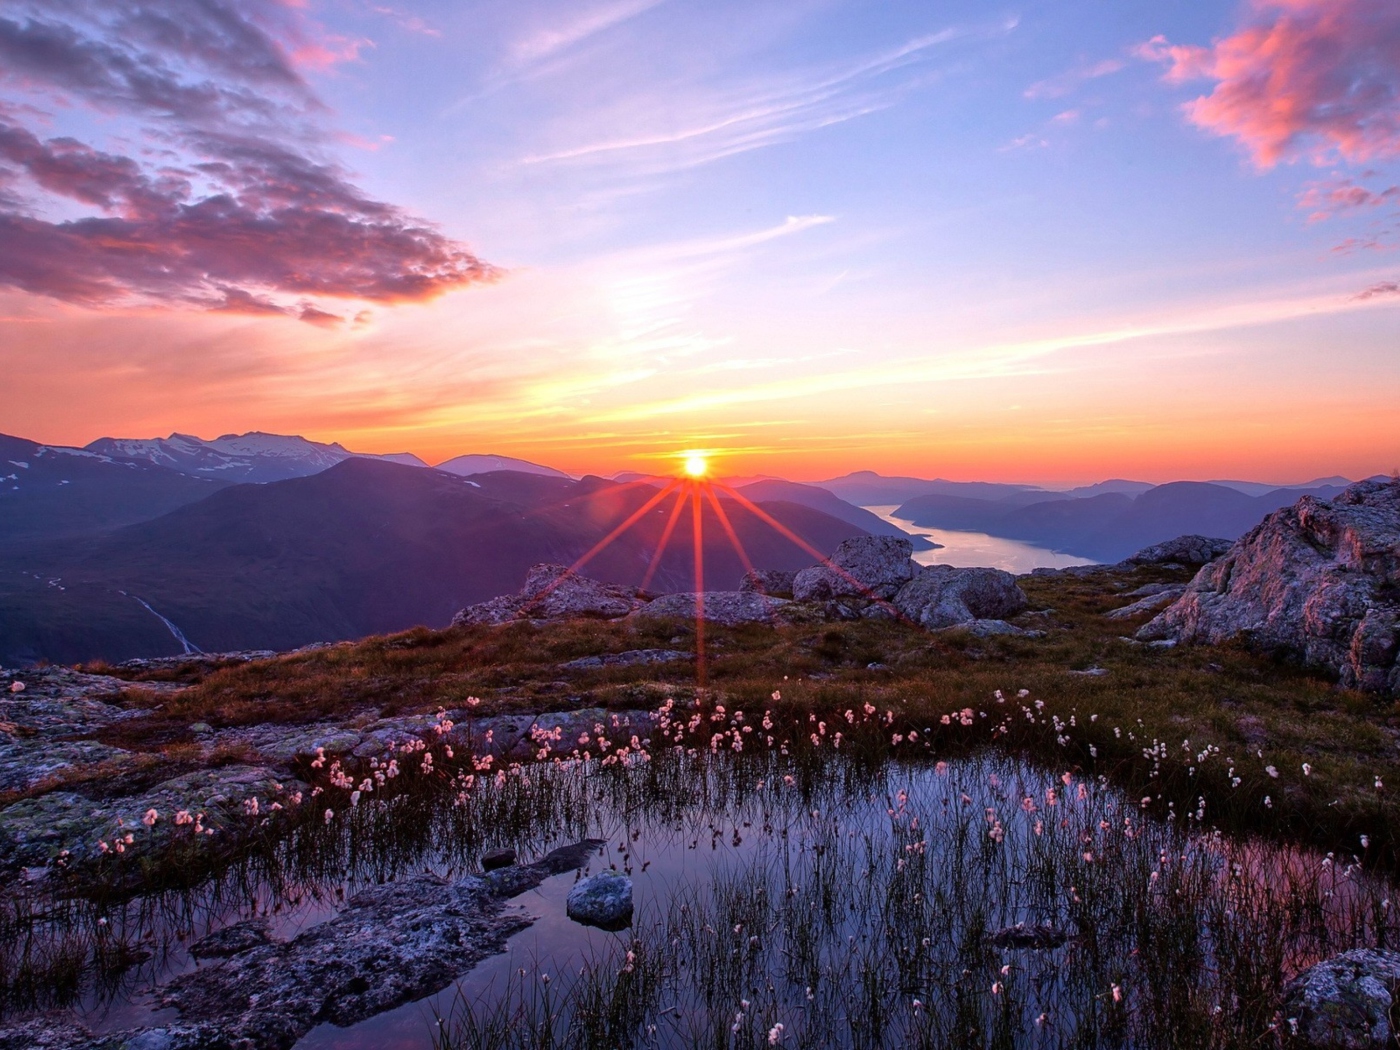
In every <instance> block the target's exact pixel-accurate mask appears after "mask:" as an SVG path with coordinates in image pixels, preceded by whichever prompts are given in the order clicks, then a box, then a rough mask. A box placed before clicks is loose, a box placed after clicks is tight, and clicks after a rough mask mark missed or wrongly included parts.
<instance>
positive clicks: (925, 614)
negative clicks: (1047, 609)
mask: <svg viewBox="0 0 1400 1050" xmlns="http://www.w3.org/2000/svg"><path fill="white" fill-rule="evenodd" d="M894 604H895V607H896V608H898V609H899V611H900V612H901V613H903V614H904V615H905V616H907V617H908V618H909V619H911V620H913V621H914V622H915V623H918V624H920V625H922V626H923V627H927V628H930V629H936V628H939V627H951V626H953V625H954V624H959V623H967V622H968V621H969V620H1004V619H1005V618H1006V617H1008V616H1014V615H1016V614H1017V613H1019V612H1021V611H1022V610H1023V609H1025V607H1026V605H1027V604H1028V602H1027V600H1026V595H1025V592H1024V591H1022V590H1021V588H1020V587H1018V586H1017V585H1016V577H1014V576H1012V575H1011V574H1010V573H1009V572H1003V571H1002V570H1000V569H957V568H954V567H953V566H951V565H927V566H925V567H924V568H923V569H922V570H921V571H920V572H919V574H918V575H917V576H915V577H914V578H913V579H912V580H911V581H910V582H909V583H907V584H905V585H904V586H903V587H902V588H900V590H899V593H898V594H896V595H895V598H894Z"/></svg>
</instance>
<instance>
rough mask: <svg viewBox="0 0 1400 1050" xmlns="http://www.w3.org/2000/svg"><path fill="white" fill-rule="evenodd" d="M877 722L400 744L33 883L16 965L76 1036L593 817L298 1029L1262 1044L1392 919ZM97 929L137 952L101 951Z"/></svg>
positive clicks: (1163, 810) (536, 851) (162, 1011)
mask: <svg viewBox="0 0 1400 1050" xmlns="http://www.w3.org/2000/svg"><path fill="white" fill-rule="evenodd" d="M1035 710H1036V709H1035V708H1033V707H1031V706H1030V705H1029V704H1026V705H1019V704H1017V705H1013V704H1008V705H1007V707H1006V708H1005V709H1004V713H1002V712H996V711H995V710H994V711H993V712H992V713H991V714H990V715H989V713H988V712H972V711H971V710H970V709H968V710H965V711H963V712H959V713H957V714H955V715H954V716H953V720H954V724H955V725H956V723H957V720H958V719H962V720H963V724H969V723H970V722H971V721H973V720H974V719H986V718H988V717H991V718H996V717H997V716H998V714H1000V715H1001V717H1004V718H1006V719H1010V718H1013V717H1014V718H1034V717H1035ZM687 716H688V717H687ZM673 717H674V721H672V718H673ZM760 717H762V718H763V722H762V723H760V722H759V721H758V719H759V718H760ZM837 726H840V727H842V728H843V729H845V730H846V732H847V734H848V735H847V736H846V737H845V738H844V739H842V738H840V737H839V736H838V733H839V730H837V728H836V727H837ZM894 728H896V729H898V728H900V727H898V726H895V727H894ZM890 733H891V723H890V722H888V721H883V722H882V716H881V715H880V714H879V713H877V712H875V711H874V709H873V708H871V709H869V710H867V711H865V712H864V713H863V714H862V713H861V712H859V711H857V712H845V713H840V714H833V715H832V716H831V717H830V724H829V725H828V723H827V721H818V720H816V717H815V716H810V720H807V719H804V720H802V721H801V722H794V723H792V724H790V725H789V726H788V727H787V729H786V730H783V729H781V728H775V727H774V725H773V723H772V722H770V721H769V719H768V716H767V714H766V713H765V714H763V715H760V714H759V713H758V712H753V713H751V714H750V715H749V717H748V719H747V720H746V719H745V718H744V716H743V715H742V714H741V713H739V712H725V711H724V710H723V708H716V709H715V713H711V712H709V711H706V712H704V716H703V717H702V716H701V713H700V712H697V713H695V714H690V713H689V712H687V713H686V716H682V715H681V713H680V712H679V711H673V712H670V713H662V714H661V716H660V718H659V719H658V721H657V723H656V731H655V734H654V735H655V736H657V737H663V736H664V737H665V738H667V740H668V744H667V746H665V747H662V746H660V745H659V744H658V745H656V746H654V747H650V748H649V747H647V746H646V743H645V742H639V743H641V745H642V746H640V747H634V748H632V749H630V750H627V753H626V754H624V755H623V756H622V757H621V758H616V757H615V755H610V756H609V759H605V760H603V761H604V762H606V763H607V764H606V765H604V764H602V763H601V762H600V761H599V759H598V758H597V757H590V758H588V759H587V760H586V761H585V760H582V759H579V760H575V759H572V758H567V759H564V760H554V761H546V762H541V763H539V764H535V765H529V764H526V765H512V766H511V767H510V768H509V769H502V770H499V771H497V772H496V773H494V774H493V775H485V774H482V775H478V774H477V773H472V772H463V771H459V772H457V773H455V774H452V775H444V772H443V770H444V766H443V765H442V763H446V762H447V761H448V759H446V758H440V759H439V760H438V761H439V766H437V767H432V766H430V767H429V769H430V770H431V773H432V776H431V777H425V776H424V774H423V772H422V771H419V772H417V773H415V774H414V775H412V776H409V775H408V773H407V767H408V762H407V760H405V770H406V771H405V774H404V776H403V778H402V780H403V782H404V785H405V786H404V789H403V790H402V791H400V792H399V793H398V794H394V793H393V792H392V791H390V790H389V787H384V786H383V785H384V781H381V782H380V783H381V787H382V789H381V791H380V792H379V793H378V794H377V795H376V794H375V793H374V792H371V793H370V794H368V795H366V796H365V797H363V798H359V797H357V804H354V805H347V804H346V801H345V799H344V798H343V797H340V801H338V802H337V803H336V805H337V806H338V807H339V808H338V809H337V811H336V812H335V813H334V814H333V817H327V818H325V819H321V818H320V810H319V804H318V809H317V811H316V814H315V819H308V820H305V821H303V822H301V823H299V824H295V825H293V826H292V828H291V829H290V830H289V831H288V832H287V833H285V834H283V835H280V836H277V837H275V838H269V839H268V840H267V842H265V843H264V844H263V847H262V849H261V852H257V851H255V852H254V853H253V854H250V856H251V857H252V858H253V859H251V860H245V861H243V862H240V863H238V864H235V865H232V866H229V867H226V868H224V869H221V870H218V871H215V872H211V874H210V876H209V877H208V878H206V879H203V880H197V881H196V882H195V883H194V884H193V885H189V886H185V887H182V888H180V889H169V890H166V891H165V892H162V893H148V894H137V895H134V896H132V895H128V896H126V897H125V898H121V899H118V897H119V895H118V897H114V896H113V895H112V894H111V893H110V891H109V892H108V893H107V894H106V895H104V896H100V897H99V896H94V897H92V898H91V899H89V900H87V901H74V900H71V899H70V900H68V901H66V902H57V901H50V902H49V910H48V911H47V912H45V911H44V910H43V909H41V908H39V907H37V906H31V909H30V912H29V914H30V916H31V919H32V922H31V925H30V928H29V941H28V946H27V947H26V949H25V953H24V954H22V955H20V956H16V954H15V952H16V951H17V949H18V942H17V941H12V942H11V948H10V950H9V952H8V953H7V955H6V958H5V970H4V973H5V976H6V979H7V980H9V981H11V982H13V981H14V980H15V978H16V975H19V974H22V973H28V974H29V978H30V980H31V981H32V980H34V979H35V977H36V975H37V974H39V973H40V972H41V970H42V968H43V966H44V965H46V962H45V960H46V959H47V960H48V963H52V962H53V961H54V960H55V959H59V960H60V961H61V960H62V959H64V958H66V959H68V961H69V964H70V966H71V967H76V968H77V969H76V970H71V971H68V972H69V977H68V978H67V980H68V982H69V983H68V986H69V987H70V988H71V989H72V995H73V996H76V1002H74V1003H73V1005H72V1006H71V1007H70V1009H71V1010H72V1011H73V1013H74V1016H77V1017H79V1018H81V1019H82V1020H83V1022H84V1023H85V1024H86V1025H88V1026H89V1027H90V1028H95V1029H97V1030H100V1031H109V1032H116V1031H122V1030H127V1029H130V1028H132V1027H135V1026H140V1025H153V1024H169V1023H171V1022H172V1021H173V1020H174V1019H175V1014H174V1012H173V1011H172V1010H170V1009H169V1008H161V1007H160V1005H159V1002H158V1001H157V997H156V996H155V995H154V994H153V993H152V991H151V989H152V988H153V987H156V986H160V985H164V984H166V983H168V982H169V981H170V980H171V979H172V978H173V977H175V976H176V975H177V974H181V973H188V972H189V971H190V970H192V969H193V968H194V967H196V965H198V966H200V967H206V966H219V965H221V964H220V963H219V962H218V961H217V960H213V961H205V962H200V963H198V964H196V963H195V961H194V960H192V959H191V958H190V954H189V950H188V945H189V944H190V943H191V942H192V941H193V940H194V939H196V938H197V937H200V936H204V935H206V934H207V933H209V932H210V931H213V930H218V929H220V928H224V927H228V926H229V925H231V924H233V923H236V922H239V921H241V920H247V919H248V918H250V917H254V916H261V917H265V918H267V919H268V921H269V922H270V925H271V930H272V933H273V936H274V938H275V939H278V940H289V939H293V938H296V937H297V936H298V935H299V934H300V935H303V936H306V935H307V934H308V933H309V932H311V931H314V930H315V929H316V928H317V927H318V926H320V925H321V924H324V923H327V922H330V921H332V920H333V919H334V917H335V916H336V915H337V913H339V912H341V911H343V910H344V909H345V907H346V902H347V901H348V900H351V899H352V898H354V897H355V896H356V894H357V893H360V892H361V891H362V890H365V889H366V888H371V887H379V886H383V885H391V884H393V883H394V882H395V880H404V879H408V878H409V877H411V876H416V875H417V874H419V873H421V872H423V871H424V869H425V868H426V869H431V871H432V872H434V873H435V874H436V876H440V877H442V878H445V879H447V880H453V879H462V878H467V879H470V878H471V877H472V873H475V872H479V870H480V869H479V865H478V861H479V858H480V856H481V853H482V851H483V850H486V849H489V848H496V847H502V846H508V847H511V848H514V849H516V850H518V851H519V853H520V855H521V859H522V863H523V862H524V861H526V860H529V859H532V858H535V857H538V856H541V855H542V854H544V853H546V852H547V851H549V850H551V849H553V848H554V847H556V846H559V845H561V844H567V843H573V842H577V841H579V840H580V839H593V840H596V842H595V844H594V845H593V846H592V847H591V848H590V849H589V851H588V853H587V857H586V862H585V864H584V870H583V871H582V872H576V871H572V870H570V871H568V872H565V873H561V874H556V875H552V876H550V877H548V878H545V879H543V880H542V881H540V882H539V883H538V885H537V886H535V888H533V889H531V890H529V891H528V892H526V893H525V894H523V895H521V896H519V897H517V898H515V900H514V901H513V902H512V903H511V905H510V907H511V909H513V911H514V912H515V913H518V914H517V920H518V921H519V922H522V923H523V922H524V918H523V916H528V917H529V918H530V919H533V921H532V922H531V923H530V924H529V925H528V926H525V927H524V928H523V929H521V930H520V931H519V932H516V933H515V934H514V935H513V936H511V937H509V938H508V939H507V940H506V941H505V942H504V947H505V950H504V951H503V952H501V953H499V954H491V955H489V956H488V957H486V958H485V959H483V960H482V961H480V962H479V963H478V964H477V965H475V966H474V967H471V968H469V969H466V970H465V972H463V973H461V974H460V975H458V976H456V978H455V979H454V980H450V981H446V982H442V985H445V986H442V985H440V990H438V991H435V992H433V993H432V994H428V995H426V996H423V997H418V998H417V999H416V1000H415V1001H410V1002H407V1003H405V1004H403V1005H399V1006H397V1007H396V1008H394V1009H390V1010H388V1011H385V1012H381V1013H378V1014H377V1015H375V1016H370V1017H367V1018H365V1019H362V1020H359V1021H358V1022H357V1023H354V1024H351V1025H348V1026H340V1025H337V1024H334V1023H330V1022H324V1023H321V1024H319V1025H315V1024H313V1023H312V1022H311V1021H310V1020H309V1021H308V1023H307V1024H306V1025H304V1026H303V1028H302V1031H303V1032H304V1034H302V1035H301V1036H300V1039H299V1041H298V1042H296V1044H295V1045H296V1046H297V1047H298V1048H299V1050H313V1048H316V1050H329V1048H338V1050H370V1048H376V1050H378V1048H385V1047H396V1048H404V1050H410V1048H412V1050H430V1048H441V1050H447V1048H460V1047H470V1048H474V1050H484V1048H492V1047H502V1048H505V1047H511V1048H514V1047H522V1048H523V1047H579V1048H584V1047H593V1046H609V1047H611V1046H636V1047H667V1048H689V1047H702V1046H703V1047H721V1046H723V1047H739V1046H745V1047H764V1046H790V1047H798V1046H809V1047H816V1046H821V1047H826V1046H831V1047H851V1048H876V1047H903V1046H930V1047H933V1046H948V1045H966V1046H1027V1045H1033V1046H1038V1047H1039V1046H1044V1047H1098V1046H1104V1047H1108V1046H1124V1045H1127V1046H1144V1047H1146V1046H1159V1045H1161V1046H1165V1045H1192V1046H1222V1047H1223V1046H1233V1045H1243V1044H1245V1043H1255V1042H1256V1041H1257V1040H1261V1039H1266V1038H1267V1037H1268V1034H1269V1032H1270V1031H1271V1028H1270V1026H1271V1025H1274V1024H1275V1023H1276V1022H1277V1009H1278V1004H1279V1002H1280V997H1281V991H1282V987H1283V984H1284V982H1285V981H1286V980H1287V979H1288V978H1289V977H1290V976H1292V975H1293V974H1294V973H1296V972H1297V971H1298V970H1299V969H1300V968H1301V967H1303V966H1306V965H1309V964H1310V963H1312V962H1314V961H1316V960H1317V959H1319V958H1322V957H1324V956H1326V955H1330V954H1332V953H1334V952H1336V951H1340V950H1344V949H1346V948H1351V947H1356V946H1358V945H1374V944H1380V943H1384V942H1385V940H1386V939H1387V938H1389V939H1390V941H1391V942H1392V943H1393V942H1394V940H1395V937H1396V933H1397V930H1396V927H1395V924H1394V923H1393V921H1392V919H1391V915H1390V910H1389V894H1390V892H1391V886H1390V884H1389V883H1388V882H1386V881H1385V880H1382V879H1380V878H1377V877H1372V876H1367V875H1364V874H1363V873H1362V871H1361V868H1360V865H1359V864H1358V863H1356V862H1354V860H1353V859H1352V858H1340V857H1333V856H1331V855H1328V856H1319V855H1313V854H1308V853H1303V852H1298V851H1294V850H1289V849H1285V848H1283V847H1280V846H1276V845H1268V844H1264V843H1260V842H1242V841H1232V840H1231V839H1229V838H1226V837H1224V836H1222V835H1221V834H1220V833H1218V832H1215V831H1212V830H1210V828H1209V820H1208V819H1206V814H1205V811H1204V803H1202V804H1201V808H1200V809H1198V810H1197V811H1195V812H1190V813H1182V814H1179V815H1173V809H1174V807H1170V806H1163V805H1162V804H1160V803H1156V802H1154V801H1153V799H1151V798H1150V797H1148V798H1142V799H1132V798H1128V797H1126V796H1125V795H1124V794H1123V792H1121V791H1119V790H1117V789H1116V788H1114V787H1112V786H1111V785H1110V784H1109V783H1108V782H1107V781H1106V780H1103V779H1098V778H1093V777H1085V776H1081V775H1080V774H1078V773H1077V772H1074V771H1072V770H1064V769H1057V768H1050V767H1045V766H1043V765H1041V764H1037V763H1032V762H1028V761H1026V760H1025V759H1023V758H1020V757H1017V756H1015V755H1010V754H1005V753H1002V752H999V751H997V750H989V749H983V750H980V751H977V752H974V753H970V754H963V755H961V756H960V757H956V758H950V759H947V760H943V761H939V760H937V759H936V757H935V756H934V755H933V754H932V753H931V751H928V750H926V747H925V743H924V742H925V741H926V739H927V738H928V737H929V735H930V732H929V730H925V731H924V732H923V733H922V734H921V733H920V732H919V731H918V730H914V731H913V732H912V733H911V734H909V735H908V736H906V733H907V730H906V731H904V732H899V733H895V734H894V735H893V737H891V736H890ZM802 734H808V738H807V739H803V737H802ZM768 740H771V741H772V743H771V744H770V743H767V741H768ZM877 742H878V744H879V746H876V745H877ZM891 743H893V744H896V745H898V751H899V752H900V754H899V756H898V757H893V758H892V757H890V755H889V753H888V752H889V750H890V745H891ZM910 745H914V747H913V748H911V746H910ZM625 750H626V749H625ZM460 757H461V756H458V758H460ZM381 768H382V767H381ZM464 768H465V769H466V770H471V769H473V768H477V769H479V768H480V767H479V766H476V767H474V766H472V765H471V764H468V765H466V766H465V767H464ZM429 780H432V781H433V783H434V784H435V785H436V786H435V787H430V785H429ZM391 786H392V784H391V785H390V787H391ZM332 795H333V792H332V791H328V792H326V797H328V798H329V797H332ZM604 868H615V869H616V870H618V871H620V872H624V873H626V874H627V875H628V876H629V877H630V878H631V879H632V880H633V885H634V904H635V912H634V915H633V920H632V923H631V925H630V926H629V927H627V928H625V929H623V930H621V931H618V932H607V931H604V930H600V929H597V928H593V927H589V926H584V925H580V924H578V923H575V922H573V921H572V920H570V919H569V918H568V917H567V916H566V914H565V897H566V896H567V894H568V892H569V890H570V889H571V888H572V887H573V885H574V884H575V882H576V880H577V879H579V878H580V877H582V876H583V875H585V874H587V873H589V872H598V871H600V870H602V869H604ZM31 905H34V902H31ZM11 921H13V916H12V917H11ZM94 923H100V924H101V930H102V931H103V932H102V934H101V935H100V936H98V937H97V939H96V940H94V939H93V937H92V933H91V931H92V929H93V926H92V924H94ZM386 928H387V927H386ZM84 931H86V932H84ZM103 937H107V938H112V939H113V943H120V944H122V945H126V946H127V949H126V950H127V952H128V958H127V964H126V965H112V959H111V957H110V956H111V954H112V953H110V952H109V953H108V954H109V957H108V958H107V959H106V960H105V962H104V960H102V959H99V958H96V957H95V956H94V955H93V954H92V953H91V946H92V945H93V944H98V943H105V942H103V941H102V938H103ZM65 938H66V939H65ZM84 938H86V939H84ZM46 944H47V947H46ZM79 944H82V945H86V946H87V947H86V948H79V947H78V945H79ZM136 948H139V951H138V950H133V949H136ZM45 952H47V953H48V955H45ZM65 953H66V955H65ZM85 953H86V954H85ZM79 955H82V956H83V958H81V959H79V958H78V956H79ZM56 972H64V971H61V970H60V971H56ZM50 984H51V985H55V982H53V981H52V980H51V981H50ZM55 986H56V985H55ZM51 990H52V989H51ZM7 991H8V992H9V993H10V997H11V998H12V999H13V998H14V997H15V988H14V987H13V986H11V987H10V988H8V989H7ZM269 1045H270V1044H269Z"/></svg>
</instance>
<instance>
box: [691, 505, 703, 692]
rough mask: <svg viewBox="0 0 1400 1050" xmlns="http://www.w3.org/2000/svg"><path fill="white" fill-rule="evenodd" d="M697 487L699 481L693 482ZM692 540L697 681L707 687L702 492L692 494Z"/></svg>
mask: <svg viewBox="0 0 1400 1050" xmlns="http://www.w3.org/2000/svg"><path fill="white" fill-rule="evenodd" d="M691 484H693V485H694V486H695V487H696V489H698V488H699V486H700V483H699V482H692V483H691ZM690 506H691V530H692V533H693V535H692V536H691V540H692V541H693V542H694V544H695V681H696V685H697V686H699V688H701V689H704V688H705V538H704V526H703V525H702V523H701V522H702V519H703V515H702V513H701V510H702V508H701V506H700V493H699V492H698V491H696V492H693V493H692V494H691V503H690Z"/></svg>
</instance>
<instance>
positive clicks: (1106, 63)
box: [1025, 58, 1127, 99]
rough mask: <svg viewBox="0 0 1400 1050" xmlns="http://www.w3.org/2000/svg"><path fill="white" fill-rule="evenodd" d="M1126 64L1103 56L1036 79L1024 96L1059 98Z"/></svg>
mask: <svg viewBox="0 0 1400 1050" xmlns="http://www.w3.org/2000/svg"><path fill="white" fill-rule="evenodd" d="M1126 65H1127V63H1126V62H1124V61H1123V60H1122V59H1119V58H1105V59H1103V60H1102V61H1099V62H1095V63H1093V64H1092V65H1088V64H1086V65H1078V66H1075V67H1074V68H1073V69H1070V70H1067V71H1065V72H1064V73H1060V74H1059V75H1057V76H1053V77H1048V78H1047V79H1045V80H1040V81H1037V82H1036V83H1034V84H1032V85H1031V86H1030V87H1028V88H1026V90H1025V96H1026V98H1035V99H1039V98H1061V97H1063V96H1065V95H1068V94H1070V93H1071V92H1073V91H1075V90H1076V89H1077V88H1078V87H1079V86H1080V85H1081V84H1084V83H1085V82H1087V81H1090V80H1097V79H1098V78H1099V77H1106V76H1109V75H1111V74H1113V73H1117V72H1118V71H1119V70H1121V69H1122V68H1123V67H1124V66H1126Z"/></svg>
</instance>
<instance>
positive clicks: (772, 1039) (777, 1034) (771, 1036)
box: [768, 1021, 784, 1046]
mask: <svg viewBox="0 0 1400 1050" xmlns="http://www.w3.org/2000/svg"><path fill="white" fill-rule="evenodd" d="M783 1027H784V1026H783V1022H781V1021H779V1022H778V1023H777V1024H775V1025H774V1026H773V1027H772V1028H770V1029H768V1045H769V1046H777V1045H778V1044H779V1043H781V1042H782V1041H783Z"/></svg>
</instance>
